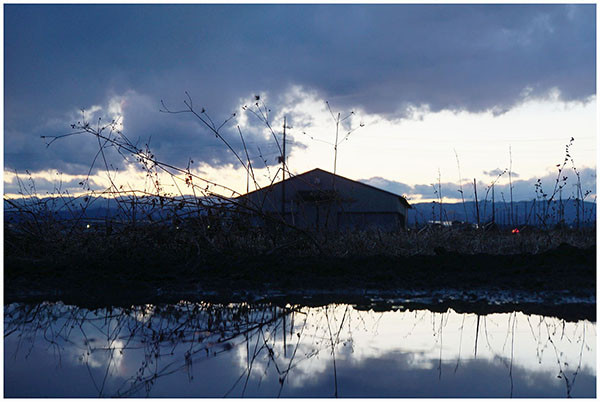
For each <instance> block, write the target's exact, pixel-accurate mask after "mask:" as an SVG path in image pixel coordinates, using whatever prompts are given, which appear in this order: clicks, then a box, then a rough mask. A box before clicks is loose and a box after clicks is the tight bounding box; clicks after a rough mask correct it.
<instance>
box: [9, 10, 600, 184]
mask: <svg viewBox="0 0 600 402" xmlns="http://www.w3.org/2000/svg"><path fill="white" fill-rule="evenodd" d="M23 21H30V22H31V23H28V24H23ZM106 26H110V27H111V29H110V30H107V29H105V27H106ZM595 28H596V27H595V5H593V4H586V5H559V4H555V5H554V4H553V5H443V4H438V5H408V4H401V5H393V4H386V5H359V4H352V5H336V4H330V5H267V4H265V5H227V4H222V5H173V6H171V5H89V6H88V5H7V6H6V7H5V37H4V43H5V47H4V49H5V64H4V71H5V80H4V82H5V152H6V153H5V162H6V166H7V167H8V168H19V169H22V168H31V169H43V168H49V167H53V168H60V169H63V170H64V171H68V172H74V171H76V170H81V169H84V168H85V166H86V165H87V164H88V163H89V160H90V159H89V158H90V155H92V157H93V153H94V147H93V144H87V143H86V142H84V141H80V140H79V139H76V140H75V139H70V140H69V141H68V142H67V141H65V142H63V144H62V145H61V147H60V149H58V148H59V147H51V148H49V150H44V149H43V144H40V141H39V140H38V138H39V135H40V134H41V133H42V132H44V133H46V132H49V133H51V134H57V133H62V132H64V130H65V126H66V124H59V123H70V122H68V121H66V122H65V121H60V120H61V119H62V120H64V116H65V114H66V113H68V112H69V113H70V111H76V110H79V109H80V108H82V107H87V108H90V106H93V105H100V106H101V107H102V108H103V109H102V110H103V111H104V112H108V111H109V110H111V107H110V106H107V105H110V100H111V99H115V97H125V98H126V100H127V103H126V104H125V105H123V113H124V118H125V124H126V125H128V126H127V128H128V132H127V134H128V135H131V136H132V138H140V139H141V140H142V141H145V138H149V137H150V136H151V137H152V142H151V144H153V145H154V146H156V153H157V155H163V157H164V158H165V159H167V160H173V161H174V162H175V163H181V162H182V161H183V160H184V159H187V158H188V157H196V158H200V159H201V160H203V161H205V162H208V163H214V164H216V165H219V164H227V163H235V158H233V156H232V155H230V154H229V153H228V152H227V151H223V150H222V148H221V147H220V144H219V145H215V143H217V142H218V141H213V139H211V138H210V133H207V132H206V130H203V129H202V128H201V124H200V123H199V122H198V121H197V120H195V119H193V118H189V116H181V115H179V116H168V115H163V114H160V113H158V109H159V108H160V100H161V99H164V100H165V102H166V103H167V104H168V105H170V106H172V107H173V108H178V107H181V106H183V105H182V101H183V100H184V99H185V94H184V93H185V91H189V93H190V94H191V95H192V97H193V100H194V104H195V105H197V107H198V108H202V107H204V108H206V110H207V111H208V112H209V113H210V115H211V116H212V118H213V119H214V120H215V123H217V124H220V122H221V121H223V120H224V119H226V118H228V116H229V115H230V114H231V113H233V112H235V111H236V110H237V108H238V107H239V106H240V99H248V98H249V97H251V96H252V95H253V94H261V95H262V94H271V97H270V98H269V105H270V106H271V107H272V108H273V110H281V109H282V108H284V107H285V105H286V102H288V100H286V99H285V96H277V95H278V94H285V93H287V92H288V90H289V89H290V88H293V87H295V86H301V87H303V88H304V89H305V90H306V91H312V92H313V93H315V94H317V95H318V97H319V98H320V99H327V100H329V101H331V102H332V103H333V104H335V105H336V107H337V108H339V109H342V110H350V109H353V108H360V109H361V110H363V111H364V112H365V113H368V114H377V115H380V116H385V117H386V118H390V119H392V118H403V117H411V116H413V114H414V111H415V110H421V111H430V112H435V111H439V110H443V109H448V110H454V111H459V110H467V111H471V112H480V111H492V112H494V113H495V114H499V113H503V112H506V111H507V110H510V109H511V108H512V107H514V106H515V105H518V104H520V103H522V102H524V101H525V100H527V99H531V98H540V97H542V98H543V97H550V98H552V97H555V98H558V99H560V100H565V101H582V102H585V101H587V100H589V99H590V97H591V96H593V95H594V94H595V87H596V81H595V80H596V74H595V69H596V55H595V49H596V43H595ZM113 106H115V105H113ZM56 119H58V120H59V121H56ZM305 120H306V119H305ZM51 121H54V123H55V124H49V123H48V122H51ZM257 133H258V131H257ZM225 134H226V139H227V140H228V141H231V143H232V146H233V145H234V143H235V149H236V150H238V149H241V144H240V142H239V140H238V139H237V138H238V136H239V134H238V133H237V131H236V130H235V129H234V130H229V131H228V132H227V133H225ZM263 134H264V133H263ZM254 140H256V141H259V142H260V140H261V137H256V138H254ZM263 145H265V146H267V145H266V142H265V141H263ZM253 149H255V148H253ZM261 149H262V148H261ZM269 152H272V150H269V151H265V153H269ZM271 159H273V158H271Z"/></svg>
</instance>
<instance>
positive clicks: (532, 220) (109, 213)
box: [4, 197, 596, 227]
mask: <svg viewBox="0 0 600 402" xmlns="http://www.w3.org/2000/svg"><path fill="white" fill-rule="evenodd" d="M153 198H154V201H152V199H153ZM143 200H144V202H136V203H132V202H131V201H129V200H128V198H127V197H121V201H122V202H121V203H120V204H119V203H118V202H117V200H115V199H108V198H101V197H95V198H94V197H92V198H89V199H87V200H86V199H85V198H81V197H80V198H73V197H63V198H42V199H19V200H10V201H7V200H4V217H5V220H7V221H11V220H16V219H19V217H20V215H21V214H19V213H17V212H16V210H17V208H16V207H15V205H18V206H19V207H24V208H23V209H27V210H30V211H32V212H34V213H36V214H38V215H44V214H50V213H52V215H53V216H54V217H55V218H57V219H70V218H73V217H75V216H80V215H81V217H82V218H84V219H104V218H113V217H119V216H121V217H124V216H132V212H135V214H136V216H138V217H139V219H143V218H146V217H147V216H148V212H150V211H152V210H154V211H155V212H154V213H151V214H150V215H151V216H152V217H154V218H161V217H162V218H165V217H167V216H168V214H169V211H173V210H175V211H179V212H191V211H197V210H198V208H197V207H196V206H195V205H194V204H195V202H194V201H195V200H194V199H193V198H186V200H185V201H186V202H185V203H183V202H182V201H183V200H182V199H181V198H175V199H170V200H168V201H167V202H168V204H165V205H166V206H167V208H166V209H163V210H161V209H160V208H158V203H160V200H159V199H158V198H157V197H147V198H144V199H143ZM138 201H139V200H138ZM211 201H212V202H214V203H218V202H219V200H218V199H211ZM153 202H154V203H153ZM86 204H87V205H88V206H87V208H84V206H85V205H86ZM119 205H120V206H119ZM411 205H412V207H413V208H412V209H410V210H409V212H408V218H407V219H408V225H409V227H414V226H415V225H418V226H420V225H423V224H427V223H428V222H431V221H449V222H451V221H460V222H469V223H476V222H477V205H476V204H475V202H474V201H468V202H465V203H464V204H463V203H461V202H459V203H442V205H441V214H442V216H441V219H440V204H439V203H437V202H424V203H414V204H411ZM478 207H479V222H480V223H481V224H484V223H488V222H491V221H492V220H493V219H494V221H495V222H496V224H498V225H513V226H522V225H540V224H542V223H543V222H544V221H545V223H546V224H547V225H553V224H556V223H558V222H560V221H562V222H564V223H565V224H566V225H569V226H576V225H577V222H579V225H580V226H581V225H585V226H593V225H595V222H596V204H595V203H593V202H581V201H579V202H577V201H575V200H567V201H563V202H562V203H561V202H560V201H553V202H551V203H547V202H543V201H540V200H532V201H517V202H513V204H512V212H511V204H510V203H508V202H496V203H495V204H494V205H492V203H491V202H490V201H488V202H485V203H484V202H483V201H480V202H479V205H478ZM200 212H201V214H203V213H205V212H206V211H200ZM29 215H31V214H29ZM511 216H512V220H511Z"/></svg>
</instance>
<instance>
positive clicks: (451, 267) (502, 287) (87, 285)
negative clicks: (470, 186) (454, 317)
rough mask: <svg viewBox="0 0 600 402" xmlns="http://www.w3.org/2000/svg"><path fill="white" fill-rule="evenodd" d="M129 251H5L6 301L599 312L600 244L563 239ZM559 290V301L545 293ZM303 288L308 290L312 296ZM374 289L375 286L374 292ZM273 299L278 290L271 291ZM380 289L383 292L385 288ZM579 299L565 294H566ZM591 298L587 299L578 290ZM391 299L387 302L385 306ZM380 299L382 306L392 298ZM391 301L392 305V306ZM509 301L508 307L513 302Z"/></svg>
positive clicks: (574, 315)
mask: <svg viewBox="0 0 600 402" xmlns="http://www.w3.org/2000/svg"><path fill="white" fill-rule="evenodd" d="M158 255H159V254H156V255H154V254H153V253H151V252H148V253H147V255H139V254H134V253H131V254H129V255H127V254H118V255H113V256H110V255H107V256H106V257H105V258H97V257H96V258H85V255H82V257H81V258H78V259H75V260H74V259H73V258H69V259H68V260H63V259H60V258H54V259H46V260H42V259H31V258H23V257H20V256H17V255H11V254H7V255H5V272H4V279H5V282H4V285H5V289H4V290H5V300H4V302H5V303H10V302H13V301H32V302H35V301H42V300H48V301H58V300H62V301H64V302H65V303H76V304H79V305H97V306H99V305H118V304H140V303H149V302H152V303H161V302H176V301H178V300H180V299H186V300H191V301H193V300H205V301H206V300H209V299H212V300H221V301H228V302H235V301H248V300H249V299H254V300H255V299H256V298H258V297H260V295H271V296H272V295H276V294H277V293H280V294H285V295H287V296H285V297H284V298H279V299H280V301H281V302H282V303H286V302H288V303H289V302H294V301H295V300H296V299H297V300H300V301H302V303H304V304H307V303H308V302H310V300H312V303H327V302H349V303H353V304H358V305H363V306H365V308H369V306H371V307H373V306H375V305H376V304H377V303H375V304H372V303H371V304H370V302H369V300H372V299H373V298H372V297H371V296H372V295H373V294H378V295H380V296H382V297H383V298H384V299H385V297H401V296H402V295H404V294H405V293H406V292H413V293H411V294H414V292H421V294H423V295H428V294H434V293H436V292H439V291H441V290H452V291H454V292H461V294H462V295H463V297H462V298H461V299H460V300H456V299H454V300H453V299H452V298H450V299H448V298H446V299H444V300H442V299H443V298H442V299H435V300H430V301H429V302H418V301H408V300H407V301H406V302H405V303H403V308H409V307H411V306H412V307H413V308H416V307H419V305H420V304H423V303H424V304H427V305H428V306H429V308H431V305H432V304H433V305H437V306H438V308H441V309H442V310H443V309H447V308H448V307H452V308H454V309H455V310H459V311H463V312H478V313H482V314H485V313H490V312H499V311H504V310H506V311H508V310H511V309H512V310H514V309H515V306H519V308H518V309H520V310H522V311H525V312H530V313H538V314H545V315H558V316H562V317H566V318H573V319H577V318H587V319H591V320H595V316H596V314H595V305H594V304H592V303H590V302H589V300H592V301H594V300H595V293H596V247H595V246H591V247H587V248H577V247H574V246H571V245H568V244H566V243H563V244H561V245H559V246H558V247H555V248H553V249H550V250H546V251H544V252H541V253H537V254H527V253H519V254H509V255H495V254H488V253H476V254H463V253H457V252H453V251H446V250H445V249H443V248H437V249H436V254H435V255H412V256H399V255H396V256H393V255H369V256H352V255H346V256H331V255H330V256H298V255H295V256H290V255H289V254H286V253H284V252H281V253H277V252H274V253H271V254H268V255H265V254H241V253H216V252H215V253H205V254H202V255H201V256H196V257H195V258H192V259H189V258H186V259H182V258H177V255H174V256H173V258H172V260H168V259H165V258H158V257H157V256H158ZM482 292H484V293H485V292H495V293H496V294H497V293H498V292H500V293H502V292H505V293H506V292H508V294H510V293H514V294H517V293H518V294H520V295H523V294H525V295H527V294H531V295H542V296H541V299H540V298H538V299H536V300H537V301H533V302H530V301H522V302H515V301H511V298H510V296H509V297H508V299H507V300H505V301H504V302H503V303H492V304H490V303H489V302H488V301H486V296H485V294H484V293H482ZM544 294H545V295H551V296H548V297H554V296H552V295H561V297H563V299H564V300H562V301H559V302H556V303H555V302H553V301H552V300H548V298H547V297H546V299H544V296H543V295H544ZM306 295H312V296H311V298H310V299H307V298H306ZM369 295H371V296H369ZM275 299H277V298H276V297H275ZM380 299H381V298H380ZM571 299H572V300H579V301H576V302H569V300H571ZM582 299H587V300H588V302H586V303H583V304H582V303H581V302H580V300H582ZM387 304H389V306H387ZM387 304H386V302H385V301H383V302H380V303H379V304H377V305H379V306H380V307H381V306H384V308H390V307H391V306H392V304H393V303H391V302H390V303H387ZM386 306H387V307H386ZM507 309H508V310H507Z"/></svg>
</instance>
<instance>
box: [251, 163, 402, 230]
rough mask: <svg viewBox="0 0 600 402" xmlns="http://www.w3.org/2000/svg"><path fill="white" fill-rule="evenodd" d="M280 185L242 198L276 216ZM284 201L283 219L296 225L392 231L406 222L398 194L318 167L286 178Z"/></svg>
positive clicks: (280, 194) (279, 207) (279, 208)
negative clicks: (333, 197) (335, 174)
mask: <svg viewBox="0 0 600 402" xmlns="http://www.w3.org/2000/svg"><path fill="white" fill-rule="evenodd" d="M334 180H335V182H334ZM282 188H283V184H282V182H279V183H276V184H274V185H273V186H270V187H269V188H265V189H262V190H259V191H255V192H253V193H250V194H247V195H246V196H244V198H246V199H247V200H248V201H249V202H250V203H251V204H252V205H254V206H255V207H256V208H257V209H259V210H262V211H263V212H265V213H271V214H273V215H276V216H278V217H280V216H281V212H282V203H281V201H282V199H283V198H282ZM334 188H335V191H334ZM334 194H335V199H332V198H331V197H332V196H333V195H334ZM285 200H286V202H285V219H286V221H287V222H288V223H290V224H294V225H296V226H299V227H306V228H318V229H324V228H328V229H338V230H344V229H368V228H379V229H384V230H395V229H398V228H401V227H405V224H406V216H407V208H406V206H405V205H403V204H402V202H401V201H400V199H399V197H397V196H395V195H393V194H390V193H387V192H384V191H379V190H377V189H375V188H372V187H369V186H366V185H363V184H360V183H358V182H355V181H352V180H349V179H345V178H343V177H339V176H333V175H332V174H330V173H327V172H324V171H319V170H313V171H310V172H307V173H305V174H303V175H300V176H295V177H292V178H290V179H288V180H286V181H285Z"/></svg>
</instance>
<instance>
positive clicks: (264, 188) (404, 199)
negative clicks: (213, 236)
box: [238, 168, 412, 208]
mask: <svg viewBox="0 0 600 402" xmlns="http://www.w3.org/2000/svg"><path fill="white" fill-rule="evenodd" d="M314 172H319V173H322V174H326V175H328V176H332V177H333V176H335V177H336V178H340V179H343V180H347V181H351V182H352V183H356V184H359V185H361V186H365V187H368V188H369V189H372V190H376V191H379V192H381V193H384V194H387V195H390V196H393V197H396V198H399V199H400V202H401V203H402V204H404V206H406V207H407V208H412V207H411V205H410V204H409V203H408V201H407V200H406V198H404V197H403V196H401V195H398V194H394V193H392V192H390V191H387V190H383V189H381V188H378V187H375V186H372V185H370V184H366V183H362V182H360V181H356V180H352V179H348V178H347V177H343V176H340V175H338V174H335V175H334V174H333V173H331V172H328V171H326V170H323V169H320V168H315V169H312V170H309V171H306V172H304V173H301V174H299V175H295V176H292V177H289V178H287V179H285V181H288V180H292V179H298V178H301V177H303V176H306V175H309V174H311V173H314ZM280 183H281V182H277V183H274V184H272V185H271V186H268V187H263V188H259V189H258V190H254V191H250V192H249V193H246V194H244V195H242V196H240V197H238V198H242V197H245V196H247V195H248V194H254V193H258V192H262V191H266V190H268V189H269V188H272V187H273V186H277V185H278V184H280Z"/></svg>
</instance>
